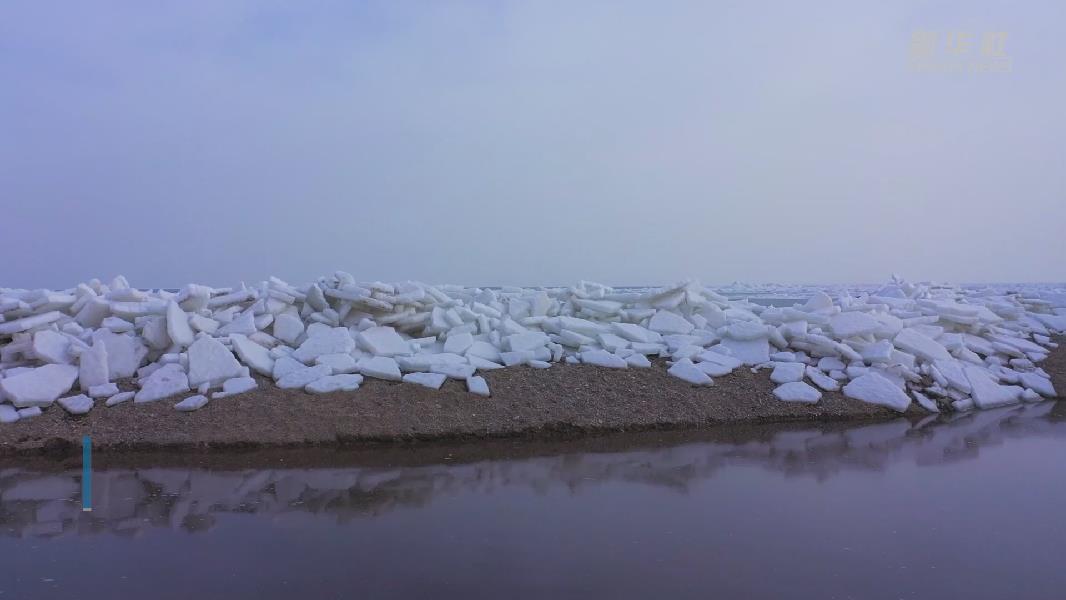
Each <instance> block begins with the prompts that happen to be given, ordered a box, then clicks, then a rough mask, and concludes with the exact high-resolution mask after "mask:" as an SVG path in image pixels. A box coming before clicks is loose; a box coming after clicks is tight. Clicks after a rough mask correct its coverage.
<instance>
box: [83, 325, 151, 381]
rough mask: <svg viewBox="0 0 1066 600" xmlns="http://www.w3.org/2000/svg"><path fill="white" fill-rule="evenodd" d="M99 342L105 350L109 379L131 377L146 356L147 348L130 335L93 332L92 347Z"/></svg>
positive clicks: (100, 331) (102, 330)
mask: <svg viewBox="0 0 1066 600" xmlns="http://www.w3.org/2000/svg"><path fill="white" fill-rule="evenodd" d="M101 342H103V344H104V347H106V348H107V370H108V375H109V377H110V378H111V379H124V378H126V377H133V375H134V374H135V373H137V369H138V368H139V367H140V366H141V365H142V364H144V359H145V358H146V357H147V356H148V347H147V346H145V345H144V343H142V342H141V340H140V339H139V338H136V337H133V336H131V335H125V334H122V333H112V332H110V331H108V330H106V329H97V330H96V331H94V332H93V345H96V344H99V343H101Z"/></svg>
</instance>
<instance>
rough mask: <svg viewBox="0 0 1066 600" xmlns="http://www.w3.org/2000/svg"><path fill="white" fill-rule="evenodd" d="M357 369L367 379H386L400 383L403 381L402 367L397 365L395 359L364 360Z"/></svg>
mask: <svg viewBox="0 0 1066 600" xmlns="http://www.w3.org/2000/svg"><path fill="white" fill-rule="evenodd" d="M357 367H358V368H359V372H360V373H362V374H363V375H365V376H367V377H374V378H377V379H386V380H388V381H400V380H401V379H403V376H402V375H401V374H400V365H398V364H396V360H395V359H393V358H390V357H388V356H373V357H367V358H364V359H362V360H360V361H359V363H358V365H357Z"/></svg>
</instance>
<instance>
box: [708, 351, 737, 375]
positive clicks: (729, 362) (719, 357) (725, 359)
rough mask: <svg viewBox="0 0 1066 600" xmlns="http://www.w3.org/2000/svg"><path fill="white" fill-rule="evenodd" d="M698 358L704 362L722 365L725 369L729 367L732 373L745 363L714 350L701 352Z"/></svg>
mask: <svg viewBox="0 0 1066 600" xmlns="http://www.w3.org/2000/svg"><path fill="white" fill-rule="evenodd" d="M697 358H699V359H700V360H701V361H704V362H710V363H714V364H716V365H722V366H723V367H727V368H728V369H729V370H730V371H732V370H733V369H739V368H740V367H742V366H744V361H742V360H740V359H738V358H736V357H734V356H730V355H727V354H722V353H721V352H715V351H714V350H713V349H712V350H706V351H704V352H700V354H699V356H697Z"/></svg>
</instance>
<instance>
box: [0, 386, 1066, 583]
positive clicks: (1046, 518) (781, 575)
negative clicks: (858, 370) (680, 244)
mask: <svg viewBox="0 0 1066 600" xmlns="http://www.w3.org/2000/svg"><path fill="white" fill-rule="evenodd" d="M1063 456H1066V405H1063V404H1061V403H1053V402H1045V403H1041V404H1037V405H1024V406H1017V407H1010V408H1005V409H995V410H989V411H979V412H971V413H967V414H961V415H956V416H954V417H950V418H947V417H945V418H937V417H930V418H928V419H926V420H925V421H922V422H920V423H912V422H908V421H906V420H903V419H899V420H896V421H890V422H883V423H877V424H852V425H847V426H845V425H840V424H836V425H834V424H818V425H812V424H803V425H798V424H797V425H791V426H774V427H770V426H763V427H755V428H749V429H739V428H726V429H721V430H715V431H709V432H701V433H676V434H674V433H656V434H640V435H627V436H619V437H607V438H595V439H586V440H580V441H574V442H554V443H548V442H539V443H530V442H524V443H523V442H489V443H486V444H482V445H478V446H448V447H446V446H433V447H423V448H418V449H413V450H412V449H403V448H391V449H390V448H385V449H381V450H362V451H345V452H341V451H331V452H322V451H315V452H311V453H308V452H304V451H286V452H278V453H274V454H270V455H263V454H241V455H233V454H213V455H211V456H210V458H207V459H203V460H201V459H197V460H195V461H192V464H196V465H197V466H195V467H193V468H190V467H187V466H173V465H174V461H178V460H181V458H180V457H177V456H171V457H169V458H163V459H162V460H163V461H169V462H170V464H164V462H159V463H158V464H156V463H155V462H153V461H152V460H151V459H148V460H142V459H137V458H134V457H119V458H117V459H109V458H108V457H104V456H100V457H97V460H96V463H97V465H98V466H99V468H98V470H97V471H96V472H95V475H94V478H93V491H94V494H93V505H94V510H93V512H92V513H83V512H81V510H80V507H81V498H80V494H79V489H80V470H79V466H78V464H77V463H75V464H71V465H68V466H66V467H63V468H59V467H51V468H50V467H49V466H48V465H47V464H46V463H41V466H40V468H39V469H28V468H24V467H11V466H8V467H5V468H2V469H0V556H3V557H4V566H3V569H2V570H0V598H20V599H33V598H83V599H86V598H108V599H110V598H134V597H141V598H152V599H153V600H157V599H168V598H183V599H184V598H197V599H198V600H199V599H206V598H263V599H269V598H348V597H367V598H387V597H435V598H468V597H506V598H545V597H550V598H565V597H600V598H603V597H610V598H629V597H634V598H650V597H663V598H667V597H668V598H677V597H693V598H696V597H698V598H708V597H719V598H864V599H870V598H886V599H887V598H967V599H980V598H996V599H999V598H1060V597H1061V595H1062V590H1063V589H1064V588H1066V569H1064V568H1063V567H1062V561H1063V553H1064V550H1066V525H1064V523H1066V519H1063V517H1062V516H1063V507H1064V506H1066V477H1063V467H1062V464H1063ZM109 460H110V462H111V463H112V465H111V466H109V464H108V462H109ZM123 461H125V462H126V464H127V465H133V466H119V463H122V462H123ZM11 464H17V463H11ZM245 465H254V466H245Z"/></svg>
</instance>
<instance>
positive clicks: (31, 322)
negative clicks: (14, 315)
mask: <svg viewBox="0 0 1066 600" xmlns="http://www.w3.org/2000/svg"><path fill="white" fill-rule="evenodd" d="M61 318H63V313H61V312H59V311H58V310H53V311H50V312H46V313H42V314H39V315H31V316H28V317H22V318H21V319H14V320H12V321H4V322H0V335H10V334H13V333H19V332H21V331H29V330H30V329H33V328H35V327H40V326H41V325H47V324H49V323H53V322H55V321H58V320H59V319H61Z"/></svg>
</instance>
